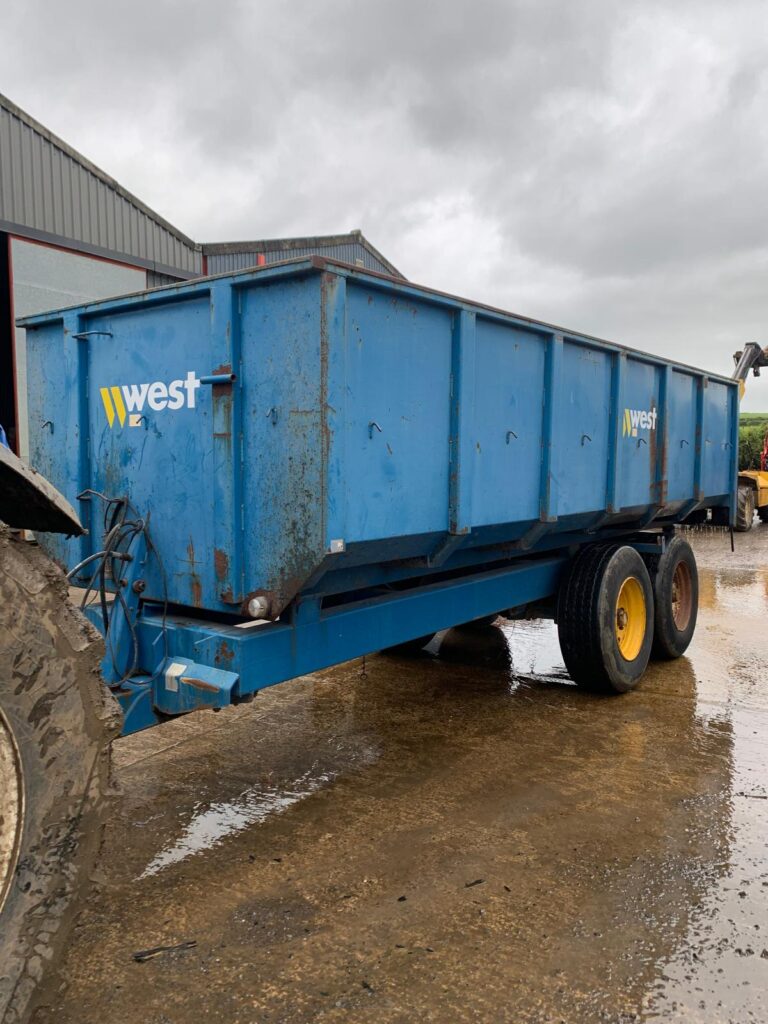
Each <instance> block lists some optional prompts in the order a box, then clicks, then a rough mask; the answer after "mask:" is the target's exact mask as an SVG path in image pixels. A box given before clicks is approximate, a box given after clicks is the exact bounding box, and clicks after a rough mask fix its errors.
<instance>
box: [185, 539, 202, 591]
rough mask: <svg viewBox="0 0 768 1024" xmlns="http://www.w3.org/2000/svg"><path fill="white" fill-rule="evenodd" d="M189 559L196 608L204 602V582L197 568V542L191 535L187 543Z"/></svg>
mask: <svg viewBox="0 0 768 1024" xmlns="http://www.w3.org/2000/svg"><path fill="white" fill-rule="evenodd" d="M187 559H188V561H189V566H190V569H189V577H190V586H191V588H192V604H193V605H194V606H195V608H200V607H202V604H203V584H202V583H201V582H200V575H199V573H198V572H197V570H196V568H195V544H194V541H193V540H192V537H191V536H190V538H189V544H187Z"/></svg>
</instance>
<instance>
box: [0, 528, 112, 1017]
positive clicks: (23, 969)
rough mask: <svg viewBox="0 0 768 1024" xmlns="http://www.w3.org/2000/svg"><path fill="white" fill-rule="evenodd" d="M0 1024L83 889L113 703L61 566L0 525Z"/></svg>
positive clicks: (94, 845)
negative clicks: (69, 595) (68, 597)
mask: <svg viewBox="0 0 768 1024" xmlns="http://www.w3.org/2000/svg"><path fill="white" fill-rule="evenodd" d="M0 637H1V638H2V642H1V643H0V1021H2V1022H3V1024H17V1022H22V1021H25V1020H26V1019H27V1018H28V1016H29V1015H30V1013H31V1011H32V1009H33V1008H34V1007H35V1006H36V1005H38V1004H39V1002H40V1001H41V1000H43V1001H44V999H45V995H46V991H47V985H46V982H48V983H50V981H51V980H52V976H53V974H54V969H55V965H56V960H57V958H58V957H59V955H60V953H61V951H62V948H63V946H64V943H65V941H66V936H67V932H68V929H69V925H70V924H71V922H72V920H73V918H74V916H75V914H76V913H77V909H78V906H79V904H80V902H81V900H82V898H83V896H84V894H85V892H86V891H87V889H88V885H89V882H90V878H91V874H92V870H93V867H94V864H95V861H96V858H97V856H98V853H99V848H100V845H101V837H102V826H103V823H104V819H105V814H106V810H107V806H108V794H109V744H110V741H111V738H112V736H113V735H114V734H115V732H116V730H117V726H118V721H119V720H118V715H117V708H116V705H115V703H114V701H113V699H112V697H111V696H110V695H109V692H108V691H107V689H106V687H105V686H104V684H103V682H102V681H101V678H100V675H99V662H100V659H101V656H102V654H103V646H102V643H101V640H100V639H99V637H98V634H97V633H96V631H95V630H94V629H93V628H92V627H91V626H90V625H89V624H88V623H87V622H86V620H85V619H84V618H83V617H82V615H81V614H80V613H79V612H78V611H77V610H76V609H75V608H74V607H72V605H71V604H70V603H69V602H68V599H67V586H66V583H65V580H64V578H63V576H62V574H61V572H60V571H59V570H58V569H57V568H56V567H55V566H54V565H53V564H52V563H51V562H50V561H49V560H48V559H47V558H46V557H45V555H44V554H43V553H42V551H41V550H40V549H39V548H37V547H35V546H33V545H30V544H28V543H26V542H25V541H22V540H19V539H15V538H14V537H13V535H12V534H11V533H10V532H9V531H8V530H7V529H6V528H5V527H3V526H0Z"/></svg>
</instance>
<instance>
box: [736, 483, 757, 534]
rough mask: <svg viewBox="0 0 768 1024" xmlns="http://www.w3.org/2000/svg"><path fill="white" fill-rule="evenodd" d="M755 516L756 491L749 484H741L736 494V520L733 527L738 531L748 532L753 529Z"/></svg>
mask: <svg viewBox="0 0 768 1024" xmlns="http://www.w3.org/2000/svg"><path fill="white" fill-rule="evenodd" d="M754 518H755V492H754V490H753V489H752V488H751V487H750V486H749V484H739V489H738V492H737V494H736V522H735V523H734V524H733V528H734V530H735V531H736V532H737V533H746V532H747V530H751V529H752V521H753V519H754Z"/></svg>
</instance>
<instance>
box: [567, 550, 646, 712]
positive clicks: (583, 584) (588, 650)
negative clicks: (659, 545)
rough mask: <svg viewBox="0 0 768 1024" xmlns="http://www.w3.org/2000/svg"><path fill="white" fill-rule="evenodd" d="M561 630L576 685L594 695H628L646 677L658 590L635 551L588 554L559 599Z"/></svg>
mask: <svg viewBox="0 0 768 1024" xmlns="http://www.w3.org/2000/svg"><path fill="white" fill-rule="evenodd" d="M557 628H558V634H559V637H560V648H561V651H562V654H563V660H564V661H565V667H566V668H567V669H568V673H569V675H570V677H571V679H573V681H574V682H575V683H576V684H577V685H578V686H580V687H582V688H583V689H586V690H591V691H593V692H595V693H606V694H611V693H626V692H627V691H628V690H631V689H633V688H634V687H635V686H636V685H637V683H638V682H639V681H640V678H641V677H642V675H643V672H645V669H646V667H647V665H648V659H649V658H650V654H651V644H652V642H653V588H652V586H651V580H650V577H649V575H648V570H647V569H646V567H645V563H644V562H643V559H642V558H641V557H640V555H639V554H638V553H637V551H635V549H634V548H631V547H627V546H624V547H619V546H616V545H609V544H595V545H591V546H590V547H587V548H583V549H582V550H581V552H580V553H579V554H578V555H577V556H576V557H575V558H574V560H573V562H572V563H571V565H570V566H569V568H568V570H567V571H566V576H565V579H564V580H563V582H562V584H561V586H560V590H559V592H558V595H557Z"/></svg>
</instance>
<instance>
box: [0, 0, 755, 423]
mask: <svg viewBox="0 0 768 1024" xmlns="http://www.w3.org/2000/svg"><path fill="white" fill-rule="evenodd" d="M0 41H1V42H2V44H3V45H2V53H3V61H2V66H1V70H0V92H4V93H5V94H6V95H7V96H9V97H10V98H11V99H12V100H14V101H15V102H16V103H18V104H19V106H21V107H23V108H24V109H26V110H27V111H28V112H29V113H30V114H32V115H33V116H34V117H36V118H37V119H38V120H40V121H42V122H43V124H45V125H46V126H48V127H49V128H50V129H51V130H52V131H54V132H56V133H57V134H59V135H61V136H62V137H63V138H64V139H66V140H67V141H68V142H69V143H70V144H71V145H73V146H75V147H76V148H77V149H79V150H80V151H82V152H83V153H84V154H85V155H86V156H88V157H89V158H90V159H91V160H93V161H94V162H95V163H97V164H99V165H100V166H101V167H102V168H103V169H104V170H105V171H107V172H108V173H109V174H111V175H113V176H114V177H115V178H117V179H118V180H119V181H120V182H121V183H122V184H123V185H124V186H125V187H126V188H128V189H130V190H131V191H132V192H134V193H135V194H136V195H138V196H139V197H140V198H141V199H143V200H144V201H145V202H146V203H147V204H148V205H149V206H151V207H153V208H154V209H155V210H157V211H158V212H159V213H161V214H162V215H164V216H165V217H166V218H168V219H169V220H170V221H171V222H172V223H173V224H175V225H176V226H177V227H179V228H180V229H181V230H183V231H185V232H186V233H187V234H189V235H191V236H192V237H193V238H194V239H195V240H197V241H219V240H232V239H250V238H265V237H275V236H282V235H306V234H322V233H331V232H339V231H346V230H349V229H351V228H356V227H359V228H361V229H362V230H363V232H364V233H365V234H366V235H367V237H368V238H369V239H370V240H371V241H372V242H373V244H374V245H376V246H377V247H378V248H379V249H380V250H381V251H382V252H383V253H384V254H385V255H386V256H387V257H388V258H389V259H390V260H391V261H392V262H393V263H394V264H395V265H396V266H397V267H399V268H400V269H401V270H402V272H403V273H404V274H406V275H407V276H408V277H410V278H411V279H412V280H414V281H417V282H419V283H423V284H427V285H432V286H434V287H437V288H442V289H445V290H448V291H453V292H457V293H459V294H461V295H465V296H468V297H470V298H474V299H478V300H482V301H485V302H490V303H492V304H494V305H497V306H502V307H505V308H508V309H513V310H514V311H516V312H520V313H524V314H526V315H530V316H535V317H539V318H542V319H545V320H549V321H553V322H555V323H560V324H565V325H567V326H569V327H573V328H578V329H580V330H583V331H586V332H589V333H593V334H597V335H600V336H603V337H608V338H612V339H615V340H617V341H621V342H624V343H626V344H629V345H636V346H638V347H641V348H645V349H649V350H651V351H656V352H661V353H663V354H665V355H670V356H674V357H677V358H681V359H684V360H685V361H687V362H692V363H694V364H697V365H701V366H704V367H706V368H709V369H711V370H713V371H714V370H717V371H720V372H725V373H730V372H731V367H732V362H731V354H732V352H733V350H734V349H735V348H736V347H738V346H740V345H741V344H743V343H744V342H745V341H748V340H759V341H761V343H762V344H768V216H767V215H766V213H767V209H768V204H767V197H768V3H766V2H765V0H755V2H751V0H744V2H740V0H717V2H707V0H695V2H694V0H692V2H685V0H679V2H676V0H663V2H654V0H643V2H638V3H635V2H632V0H610V2H609V0H582V2H577V0H556V2H546V0H471V2H465V0H439V2H438V0H376V2H367V0H314V2H309V0H290V2H289V0H283V2H276V0H270V2H266V0H265V2H260V0H250V2H247V0H242V2H233V0H217V2H215V3H208V2H206V3H202V2H197V3H195V2H189V0H185V2H182V0H152V2H147V0H131V2H130V3H125V2H122V0H119V2H116V0H110V2H105V0H102V2H100V3H91V2H84V0H67V2H66V3H64V2H57V0H48V2H43V0H5V2H4V3H3V5H2V18H1V19H0ZM745 408H747V409H749V408H753V409H759V408H768V374H765V375H764V377H763V378H762V379H761V380H760V381H754V382H753V383H752V385H751V387H748V391H747V399H746V402H745Z"/></svg>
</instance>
